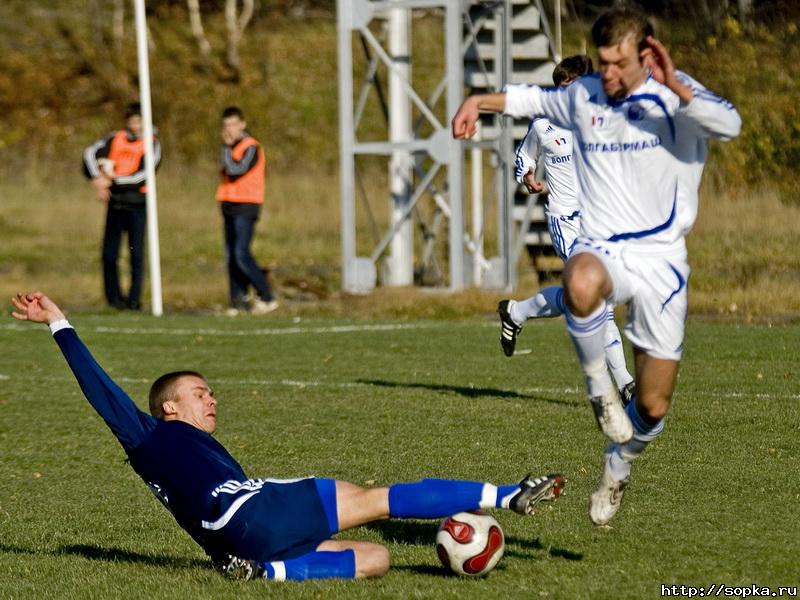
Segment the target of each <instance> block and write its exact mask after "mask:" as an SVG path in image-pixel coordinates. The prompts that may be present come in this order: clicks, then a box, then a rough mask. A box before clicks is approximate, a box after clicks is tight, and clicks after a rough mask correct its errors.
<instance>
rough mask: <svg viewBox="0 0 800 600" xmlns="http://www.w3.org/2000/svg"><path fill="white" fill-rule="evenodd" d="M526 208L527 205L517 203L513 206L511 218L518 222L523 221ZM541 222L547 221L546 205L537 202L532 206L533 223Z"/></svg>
mask: <svg viewBox="0 0 800 600" xmlns="http://www.w3.org/2000/svg"><path fill="white" fill-rule="evenodd" d="M525 210H526V207H525V205H524V204H515V205H514V206H512V207H511V218H512V219H513V220H514V221H516V222H518V223H522V221H523V220H524V219H525ZM539 222H546V221H545V216H544V206H542V205H541V204H537V205H536V206H534V207H533V208H531V223H539Z"/></svg>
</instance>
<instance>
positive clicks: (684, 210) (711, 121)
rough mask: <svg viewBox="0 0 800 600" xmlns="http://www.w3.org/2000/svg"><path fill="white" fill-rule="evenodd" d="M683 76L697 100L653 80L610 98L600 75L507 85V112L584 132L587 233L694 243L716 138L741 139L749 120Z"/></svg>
mask: <svg viewBox="0 0 800 600" xmlns="http://www.w3.org/2000/svg"><path fill="white" fill-rule="evenodd" d="M679 77H680V78H681V81H682V82H684V83H685V84H687V85H689V86H690V87H691V88H692V90H693V91H694V98H693V99H692V100H691V101H690V102H689V103H687V104H683V103H681V101H680V98H679V97H678V96H677V95H676V94H675V93H674V92H672V91H671V90H670V89H669V88H667V87H666V86H665V85H663V84H661V83H659V82H658V81H656V80H655V79H653V78H652V77H648V78H647V79H646V80H645V82H644V83H642V85H640V86H639V87H638V88H637V89H635V90H634V91H633V93H632V94H631V95H630V96H628V97H627V98H625V99H624V100H620V101H616V100H613V99H611V98H608V97H607V96H606V94H605V92H604V91H603V85H602V83H601V81H600V77H599V75H598V74H594V75H588V76H585V77H582V78H581V79H579V80H577V81H576V82H575V83H573V84H572V85H570V86H569V87H567V88H555V89H543V88H539V87H536V86H525V85H509V86H508V87H507V89H506V105H505V113H506V114H509V115H512V116H515V117H524V116H527V117H531V116H533V115H544V116H546V117H547V118H548V119H550V121H552V122H553V123H554V124H555V125H558V126H561V127H565V128H568V129H570V130H571V131H572V132H573V134H574V135H575V139H574V141H575V147H574V155H573V156H574V158H573V160H574V161H575V174H576V177H577V181H578V197H579V201H580V207H581V233H582V235H584V236H587V237H589V238H593V239H598V240H608V241H612V242H617V241H628V242H631V243H634V244H637V243H646V244H649V243H657V244H675V245H679V246H683V245H684V244H685V242H684V240H683V238H684V236H685V235H686V233H688V231H689V230H690V229H691V227H692V225H693V224H694V221H695V217H696V216H697V193H698V188H699V186H700V176H701V175H702V172H703V165H704V163H705V159H706V154H707V150H706V140H707V139H708V138H710V137H715V138H718V139H722V140H726V139H731V138H733V137H736V136H737V135H738V134H739V130H740V129H741V118H740V117H739V113H738V112H737V111H736V109H735V108H734V107H733V105H732V104H731V103H730V102H728V101H727V100H724V99H723V98H720V97H719V96H716V95H714V94H712V93H711V92H709V91H708V90H706V89H705V88H704V87H703V86H702V85H700V84H699V83H697V82H696V81H695V80H693V79H691V78H690V77H688V76H687V75H685V74H683V73H679Z"/></svg>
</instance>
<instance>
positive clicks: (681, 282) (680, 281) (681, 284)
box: [661, 263, 686, 312]
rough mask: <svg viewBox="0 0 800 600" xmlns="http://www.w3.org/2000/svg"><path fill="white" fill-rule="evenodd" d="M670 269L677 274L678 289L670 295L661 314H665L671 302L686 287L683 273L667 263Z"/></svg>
mask: <svg viewBox="0 0 800 600" xmlns="http://www.w3.org/2000/svg"><path fill="white" fill-rule="evenodd" d="M667 264H668V265H669V268H670V269H672V272H673V273H675V276H676V277H677V278H678V287H677V288H675V290H674V291H673V292H672V293H671V294H670V295H669V297H668V298H667V299H666V300H664V304H662V305H661V312H664V309H665V308H666V307H667V304H669V302H670V300H672V299H673V298H674V297H675V296H677V295H678V294H679V293H680V291H681V290H682V289H683V288H684V287H685V286H686V279H685V278H684V277H683V275H681V272H680V271H678V269H676V268H675V267H674V266H673V265H672V264H671V263H667Z"/></svg>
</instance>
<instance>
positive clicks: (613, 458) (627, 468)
mask: <svg viewBox="0 0 800 600" xmlns="http://www.w3.org/2000/svg"><path fill="white" fill-rule="evenodd" d="M619 451H620V445H619V444H614V445H613V446H611V451H610V452H609V453H608V454H607V455H606V469H607V470H608V472H609V474H610V475H611V477H612V478H613V479H614V481H622V480H623V479H625V478H627V477H628V476H629V475H630V474H631V463H630V462H626V461H625V460H624V459H623V458H622V456H621V455H620V452H619Z"/></svg>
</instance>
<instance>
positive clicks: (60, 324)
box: [48, 319, 72, 335]
mask: <svg viewBox="0 0 800 600" xmlns="http://www.w3.org/2000/svg"><path fill="white" fill-rule="evenodd" d="M48 327H49V328H50V333H52V334H53V335H55V334H56V333H58V332H59V331H61V330H62V329H72V325H70V324H69V321H67V320H66V319H60V320H58V321H53V322H52V323H50V324H49V325H48Z"/></svg>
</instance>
